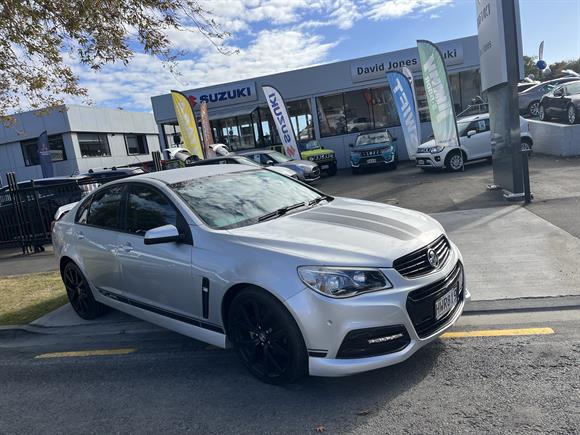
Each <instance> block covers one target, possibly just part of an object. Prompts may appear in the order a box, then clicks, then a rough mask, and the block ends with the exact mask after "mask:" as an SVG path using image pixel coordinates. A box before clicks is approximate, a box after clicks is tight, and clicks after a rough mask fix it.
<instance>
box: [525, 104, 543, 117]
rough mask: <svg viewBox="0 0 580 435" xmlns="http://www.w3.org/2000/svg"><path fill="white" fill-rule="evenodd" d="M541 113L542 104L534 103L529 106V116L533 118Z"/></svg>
mask: <svg viewBox="0 0 580 435" xmlns="http://www.w3.org/2000/svg"><path fill="white" fill-rule="evenodd" d="M539 112H540V102H539V101H532V102H531V103H530V105H529V106H528V114H530V115H532V116H538V114H539Z"/></svg>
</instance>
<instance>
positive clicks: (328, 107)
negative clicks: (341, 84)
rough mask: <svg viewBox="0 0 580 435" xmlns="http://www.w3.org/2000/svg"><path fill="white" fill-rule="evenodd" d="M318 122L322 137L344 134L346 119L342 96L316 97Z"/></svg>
mask: <svg viewBox="0 0 580 435" xmlns="http://www.w3.org/2000/svg"><path fill="white" fill-rule="evenodd" d="M316 106H317V108H318V121H319V124H320V135H321V136H322V137H327V136H335V135H337V134H345V133H346V117H345V113H344V98H343V95H342V94H335V95H326V96H323V97H316Z"/></svg>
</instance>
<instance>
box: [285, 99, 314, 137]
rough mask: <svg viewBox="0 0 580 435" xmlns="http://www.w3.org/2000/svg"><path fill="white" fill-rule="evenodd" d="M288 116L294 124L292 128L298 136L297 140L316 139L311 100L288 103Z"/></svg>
mask: <svg viewBox="0 0 580 435" xmlns="http://www.w3.org/2000/svg"><path fill="white" fill-rule="evenodd" d="M288 116H290V121H291V122H292V128H293V129H294V133H295V134H296V140H298V141H302V140H311V139H314V127H313V125H312V110H311V108H310V100H309V99H308V100H299V101H290V102H289V103H288Z"/></svg>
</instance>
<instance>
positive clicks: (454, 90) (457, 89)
mask: <svg viewBox="0 0 580 435" xmlns="http://www.w3.org/2000/svg"><path fill="white" fill-rule="evenodd" d="M449 88H450V89H451V98H452V99H453V105H454V106H455V113H456V114H457V113H459V112H461V81H460V80H459V73H457V74H451V75H449Z"/></svg>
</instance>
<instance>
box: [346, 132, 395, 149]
mask: <svg viewBox="0 0 580 435" xmlns="http://www.w3.org/2000/svg"><path fill="white" fill-rule="evenodd" d="M391 141H392V139H391V135H390V134H389V132H388V131H381V132H378V133H367V134H361V135H360V136H359V137H357V138H356V142H355V144H354V146H355V147H359V146H363V145H373V144H378V143H385V142H391Z"/></svg>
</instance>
